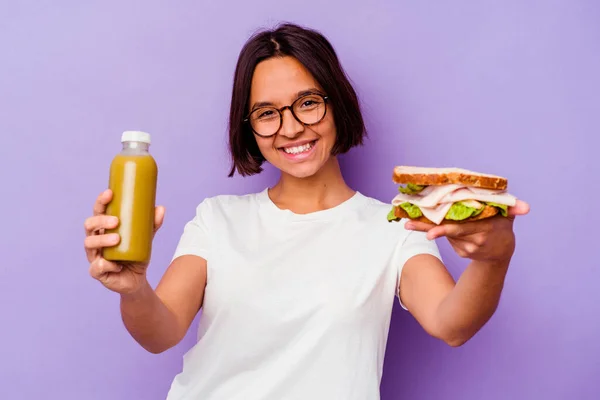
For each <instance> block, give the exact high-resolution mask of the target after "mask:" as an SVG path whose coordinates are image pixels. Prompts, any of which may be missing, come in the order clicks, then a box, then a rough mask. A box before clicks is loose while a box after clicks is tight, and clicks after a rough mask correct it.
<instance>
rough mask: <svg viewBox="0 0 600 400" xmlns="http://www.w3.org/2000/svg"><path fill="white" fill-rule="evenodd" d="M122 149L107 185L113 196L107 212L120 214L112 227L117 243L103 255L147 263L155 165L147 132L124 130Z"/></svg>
mask: <svg viewBox="0 0 600 400" xmlns="http://www.w3.org/2000/svg"><path fill="white" fill-rule="evenodd" d="M121 142H122V146H123V148H122V150H121V152H120V153H119V154H117V155H116V156H115V158H114V159H113V160H112V163H111V166H110V177H109V183H108V186H109V189H110V190H112V193H113V197H112V200H111V201H110V203H109V204H108V205H107V207H106V215H112V216H115V217H118V218H119V224H118V226H117V227H116V228H114V229H107V230H106V231H105V233H106V234H109V233H118V234H119V235H120V238H121V239H120V241H119V243H118V244H117V245H115V246H112V247H107V248H104V249H103V252H102V253H103V254H102V256H103V257H104V258H105V259H107V260H111V261H115V262H120V263H148V262H149V261H150V254H151V253H152V239H153V238H154V213H155V202H156V182H157V175H158V167H157V165H156V162H155V160H154V158H153V157H152V156H151V155H150V152H149V147H150V135H149V134H148V133H146V132H138V131H126V132H123V135H122V137H121Z"/></svg>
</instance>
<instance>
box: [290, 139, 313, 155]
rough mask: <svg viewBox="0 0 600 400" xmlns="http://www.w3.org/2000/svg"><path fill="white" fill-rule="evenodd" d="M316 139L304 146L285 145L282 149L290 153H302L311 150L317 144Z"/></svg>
mask: <svg viewBox="0 0 600 400" xmlns="http://www.w3.org/2000/svg"><path fill="white" fill-rule="evenodd" d="M315 142H316V140H315V141H312V142H310V143H306V144H304V145H302V146H296V147H283V148H282V150H283V151H285V152H286V153H288V154H300V153H304V152H306V151H309V150H310V149H311V148H312V147H313V146H314V145H315Z"/></svg>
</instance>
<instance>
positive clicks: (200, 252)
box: [172, 200, 210, 261]
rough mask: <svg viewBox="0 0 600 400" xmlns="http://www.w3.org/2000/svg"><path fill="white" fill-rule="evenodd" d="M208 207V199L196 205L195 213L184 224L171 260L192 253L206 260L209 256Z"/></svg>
mask: <svg viewBox="0 0 600 400" xmlns="http://www.w3.org/2000/svg"><path fill="white" fill-rule="evenodd" d="M209 207H210V206H209V203H208V200H204V201H203V202H202V203H200V205H198V207H196V215H195V216H194V218H192V219H191V220H190V221H189V222H188V223H186V224H185V226H184V228H183V233H182V234H181V237H180V238H179V243H178V244H177V248H176V249H175V254H174V255H173V258H172V260H174V259H176V258H177V257H180V256H185V255H194V256H198V257H202V258H204V259H205V260H207V261H208V258H209V257H210V236H209V221H210V208H209Z"/></svg>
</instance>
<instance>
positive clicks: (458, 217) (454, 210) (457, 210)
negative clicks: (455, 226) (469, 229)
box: [445, 201, 485, 221]
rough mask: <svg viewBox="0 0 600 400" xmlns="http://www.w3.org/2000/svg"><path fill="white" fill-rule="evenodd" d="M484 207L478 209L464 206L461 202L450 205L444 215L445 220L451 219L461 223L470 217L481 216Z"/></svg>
mask: <svg viewBox="0 0 600 400" xmlns="http://www.w3.org/2000/svg"><path fill="white" fill-rule="evenodd" d="M484 208H485V207H481V208H479V209H477V208H474V207H469V206H466V205H464V204H463V203H462V202H460V201H459V202H456V203H454V204H452V207H450V210H448V212H447V213H446V217H445V219H451V220H453V221H462V220H465V219H467V218H470V217H474V216H476V215H479V214H481V212H482V211H483V209H484Z"/></svg>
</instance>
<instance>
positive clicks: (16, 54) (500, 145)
mask: <svg viewBox="0 0 600 400" xmlns="http://www.w3.org/2000/svg"><path fill="white" fill-rule="evenodd" d="M201 3H206V4H201ZM226 3H230V4H226ZM375 3H376V4H375ZM417 3H418V4H417ZM425 3H426V2H409V1H388V2H387V4H384V2H372V3H371V2H369V3H368V2H366V1H365V2H361V3H360V4H356V5H351V4H350V3H349V2H347V1H342V0H340V1H327V2H324V3H323V4H321V5H317V4H318V3H317V2H309V3H307V2H301V1H291V2H281V1H267V0H254V1H249V2H247V1H236V2H235V3H234V4H232V2H225V1H221V2H193V1H183V2H182V1H179V2H169V5H167V2H161V1H145V2H141V1H140V2H131V1H115V0H112V1H85V2H81V1H70V2H67V1H61V2H58V1H54V2H41V1H37V2H33V1H19V2H17V1H12V2H10V1H4V2H2V3H1V4H0V49H1V52H0V135H2V136H1V137H2V150H1V153H2V156H1V157H0V174H1V177H2V180H1V183H2V193H3V194H4V195H3V196H2V200H1V204H2V211H3V212H2V223H3V225H4V229H3V234H2V241H1V242H0V246H1V247H0V252H1V254H2V255H3V259H2V261H1V262H0V307H1V313H0V322H1V328H0V398H1V399H19V400H29V399H37V398H45V399H86V400H95V399H102V400H105V399H111V400H120V399H149V400H151V399H163V398H164V397H165V393H166V391H167V389H168V387H169V385H170V382H171V379H172V378H173V376H174V375H175V374H176V373H177V372H178V371H179V368H180V367H181V357H182V354H183V353H184V352H185V351H186V349H187V348H189V347H190V346H191V345H192V343H193V342H194V336H195V331H194V329H195V325H194V327H193V329H192V330H191V331H190V333H189V334H188V336H187V337H186V339H185V341H184V342H183V343H181V344H180V345H179V346H177V347H176V348H175V349H173V350H171V351H169V352H167V353H165V354H162V355H158V356H154V355H150V354H147V353H146V352H145V351H144V350H142V349H141V348H140V347H139V346H137V345H136V343H135V342H134V341H133V340H132V339H131V338H130V337H129V335H128V334H127V332H126V331H125V329H124V328H123V326H122V323H121V320H120V316H119V308H118V297H117V296H116V295H115V294H113V293H111V292H108V291H106V290H105V289H103V288H102V287H101V285H100V284H98V283H97V282H95V281H93V280H92V279H91V278H89V276H88V272H87V263H86V260H85V257H84V252H83V248H82V245H83V235H84V233H83V220H84V218H85V217H87V216H88V215H89V213H90V212H91V207H92V202H93V200H94V198H95V196H96V195H97V194H98V193H99V192H100V191H101V190H103V189H104V188H105V186H106V184H107V179H108V166H109V163H110V159H111V158H112V156H113V155H114V154H115V152H117V151H118V149H119V138H120V133H121V131H123V130H125V129H143V130H147V131H149V132H151V133H152V134H153V140H154V142H153V146H152V152H153V153H154V155H155V156H156V158H157V160H158V163H159V166H160V173H159V182H160V187H159V194H158V197H159V198H158V200H159V201H160V203H162V204H164V205H166V207H167V215H166V222H165V226H164V228H163V229H162V231H161V232H160V234H159V235H158V237H157V240H156V243H157V244H156V250H155V253H154V255H153V264H152V266H151V268H150V271H149V274H150V279H151V281H152V283H153V284H155V283H156V282H157V281H158V279H159V278H160V276H161V275H162V273H163V271H164V269H165V268H166V266H167V263H168V261H169V260H170V257H171V255H172V253H173V251H174V248H175V245H176V242H177V240H178V238H179V234H180V233H181V230H182V228H183V224H184V223H185V222H186V221H187V220H188V219H189V218H190V217H191V216H192V214H193V212H194V207H195V205H196V204H197V203H198V202H200V201H201V200H202V199H203V198H204V197H205V196H211V195H215V194H219V193H244V192H249V191H255V190H260V189H262V188H263V187H264V185H267V184H269V183H271V182H272V181H273V178H274V177H275V175H274V174H273V172H272V171H268V172H267V173H265V174H264V175H262V176H259V177H254V178H251V179H246V180H242V179H239V178H236V179H227V178H226V173H227V168H228V162H227V159H226V148H225V134H224V132H225V127H226V118H227V106H228V101H229V94H230V88H231V76H232V72H233V68H234V63H235V60H236V57H237V54H238V51H239V49H240V47H241V46H242V44H243V42H244V41H245V40H246V38H247V37H248V35H249V34H251V33H252V32H253V31H254V29H256V28H257V27H259V26H262V25H265V24H272V23H273V22H275V21H278V20H280V19H284V20H291V21H295V22H299V23H303V24H308V25H310V26H313V27H315V28H318V29H320V30H322V31H323V32H324V33H325V34H326V35H327V36H328V37H329V38H330V39H331V41H332V42H333V43H334V45H335V46H336V48H337V50H338V51H339V55H340V57H341V58H342V61H343V63H344V65H345V67H346V69H347V71H348V72H349V74H350V75H351V77H352V79H353V81H354V83H355V84H356V87H357V89H358V91H359V93H360V95H361V96H362V100H363V103H364V105H365V112H366V118H367V122H368V127H369V129H370V141H369V142H368V143H367V145H366V146H365V147H364V148H362V149H360V150H357V151H354V152H352V153H351V154H350V155H348V156H347V157H345V158H344V159H343V166H344V169H345V173H346V175H347V177H348V180H349V181H350V183H351V184H352V185H354V187H355V188H357V189H359V190H360V191H362V192H363V193H365V194H367V195H371V196H374V197H377V198H379V199H382V200H384V201H389V200H391V198H392V196H393V195H394V193H395V191H396V187H395V185H393V184H392V182H391V180H390V176H391V169H392V167H393V166H394V165H395V164H397V163H402V164H419V165H430V166H443V165H459V166H462V167H466V168H471V169H476V170H482V171H489V172H492V173H498V174H502V175H506V176H508V177H509V179H510V189H511V192H512V193H514V194H516V195H518V196H521V197H523V198H524V199H526V200H527V201H529V202H530V203H531V205H532V212H531V214H530V215H528V216H527V217H524V218H522V219H521V220H519V221H518V222H517V224H516V230H517V235H518V249H517V253H516V255H515V257H514V262H513V265H512V269H511V270H510V273H509V276H508V279H507V283H506V289H505V292H504V296H503V299H502V302H501V305H500V308H499V310H498V312H497V314H496V315H495V316H494V318H493V319H492V321H491V322H490V323H489V324H488V325H487V326H486V327H485V328H484V329H483V330H482V331H481V332H480V334H478V335H477V336H476V337H475V338H474V339H473V340H472V341H470V342H469V343H468V344H467V345H465V346H464V347H462V348H459V349H451V348H448V347H446V346H444V345H442V344H440V343H437V342H436V341H435V340H433V339H430V338H428V337H426V335H425V334H424V333H423V331H422V330H421V329H420V328H419V327H418V326H417V325H416V323H415V322H414V321H413V320H412V318H411V317H410V316H409V315H408V314H407V313H405V312H400V310H399V307H396V309H395V312H394V318H393V323H392V329H391V333H390V343H389V347H388V353H387V360H386V370H385V376H384V381H383V385H382V386H383V389H382V391H383V399H384V400H392V399H412V400H418V399H447V400H451V399H461V400H480V399H486V400H496V399H498V400H499V399H503V400H504V399H528V400H529V399H545V400H555V399H577V400H586V399H598V398H600V381H599V380H598V375H599V373H600V361H599V360H600V341H599V340H598V335H599V334H600V312H599V311H600V290H598V284H599V282H600V268H598V266H599V261H598V255H597V254H598V244H599V243H598V239H599V235H598V226H599V223H600V219H599V217H598V213H594V212H593V207H594V206H595V204H597V202H595V201H593V202H592V203H587V204H586V203H584V202H585V201H586V200H593V198H594V196H595V197H597V196H600V188H599V186H600V185H599V179H598V176H599V174H598V173H599V172H600V167H598V162H597V161H598V154H599V153H598V147H599V146H600V95H599V93H600V74H599V71H600V24H599V23H598V21H599V18H600V8H599V7H598V3H597V2H594V1H591V0H590V1H587V2H585V1H575V0H569V1H562V2H559V1H545V2H542V1H538V2H524V1H512V2H510V3H512V4H511V5H508V3H509V2H494V4H491V3H492V2H490V4H484V2H481V1H471V2H467V1H454V2H436V5H433V4H430V5H426V4H425ZM450 3H451V5H450ZM534 3H535V4H534ZM17 4H18V5H17ZM28 4H29V5H28ZM285 7H289V8H288V9H287V11H284V8H285ZM594 171H595V172H594ZM440 245H441V247H442V250H443V251H444V254H445V256H446V260H447V263H448V265H449V268H450V269H451V271H452V273H453V274H455V276H458V274H459V273H460V271H462V269H463V268H464V266H465V262H464V261H463V260H461V259H459V258H457V257H455V256H453V255H452V253H451V252H450V249H449V247H448V246H447V245H446V243H445V242H444V241H441V242H440Z"/></svg>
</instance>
